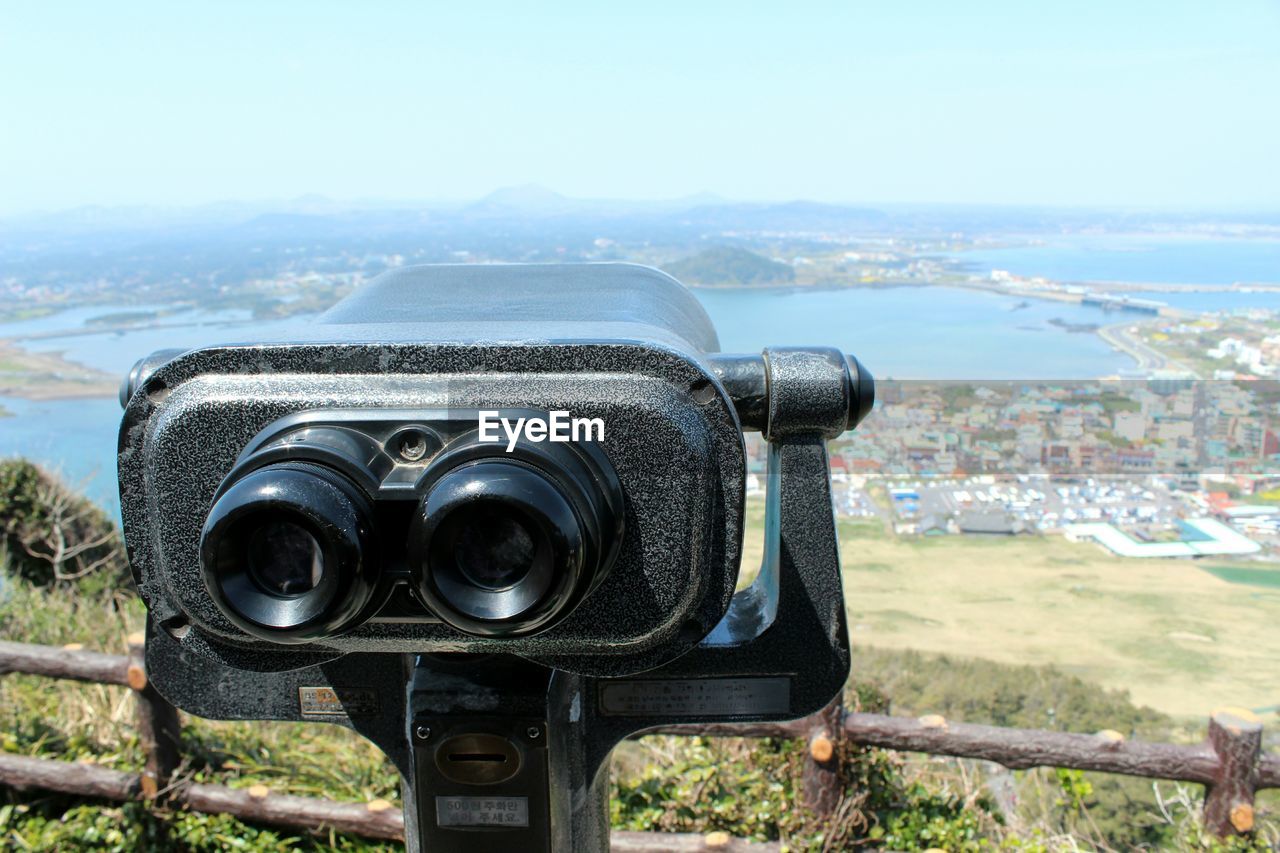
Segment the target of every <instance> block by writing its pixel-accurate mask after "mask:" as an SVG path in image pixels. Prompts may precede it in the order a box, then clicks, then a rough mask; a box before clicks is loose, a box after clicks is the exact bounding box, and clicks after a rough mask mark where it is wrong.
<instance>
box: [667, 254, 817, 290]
mask: <svg viewBox="0 0 1280 853" xmlns="http://www.w3.org/2000/svg"><path fill="white" fill-rule="evenodd" d="M663 268H664V269H665V270H666V271H667V272H669V273H671V274H672V275H673V276H675V277H676V278H678V279H680V281H682V282H684V283H685V284H702V285H739V286H764V285H776V284H788V283H790V282H792V281H794V280H795V277H796V274H795V271H794V270H793V269H791V267H789V266H787V265H786V264H783V263H779V262H778V261H774V260H770V259H769V258H765V257H762V256H760V255H757V254H756V253H755V252H748V251H747V250H746V249H738V248H734V247H733V246H715V247H713V248H710V249H706V250H704V251H701V252H699V253H698V254H696V255H692V256H690V257H687V258H683V259H681V260H679V261H674V262H672V263H669V264H665V265H664V267H663Z"/></svg>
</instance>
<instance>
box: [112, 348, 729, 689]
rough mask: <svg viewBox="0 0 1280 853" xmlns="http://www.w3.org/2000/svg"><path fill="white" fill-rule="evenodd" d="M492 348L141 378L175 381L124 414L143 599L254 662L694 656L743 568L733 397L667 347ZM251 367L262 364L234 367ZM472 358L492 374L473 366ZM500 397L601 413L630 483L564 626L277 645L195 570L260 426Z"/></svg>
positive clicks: (260, 358)
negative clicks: (608, 542) (221, 489)
mask: <svg viewBox="0 0 1280 853" xmlns="http://www.w3.org/2000/svg"><path fill="white" fill-rule="evenodd" d="M495 349H496V348H480V347H470V346H464V347H452V346H446V347H424V348H418V347H412V346H396V347H385V346H371V347H368V348H365V349H364V350H362V354H363V355H364V357H365V359H367V361H365V362H363V363H362V362H361V361H360V360H358V359H356V358H355V357H354V356H348V357H347V358H346V359H345V360H344V365H345V366H346V368H347V369H348V370H349V371H350V372H344V373H332V372H324V371H326V369H329V370H331V369H332V360H331V355H332V353H331V350H330V349H329V348H327V347H323V346H302V345H300V346H294V347H284V346H278V347H271V348H258V349H254V350H252V351H244V350H234V349H231V350H204V351H200V352H197V353H193V354H189V355H187V356H184V357H182V358H181V359H178V360H177V361H175V362H172V363H170V364H168V365H166V366H165V367H164V368H162V369H161V370H159V371H157V372H156V373H155V374H153V376H152V377H151V378H150V380H149V382H148V385H149V386H152V387H154V386H156V385H157V384H158V383H164V384H165V387H166V389H169V390H168V391H167V393H166V395H165V397H164V400H163V402H162V403H160V404H159V405H158V406H155V407H154V408H153V410H152V411H151V412H150V414H149V416H147V417H146V419H145V423H136V424H131V425H130V426H129V428H128V433H127V435H126V436H125V439H126V444H125V448H124V449H123V451H122V454H121V473H122V509H123V516H124V522H125V531H126V539H127V541H128V543H129V546H130V549H131V552H132V553H131V558H132V560H133V567H134V572H135V576H136V578H137V581H138V586H139V589H140V591H141V593H142V595H143V598H144V599H145V600H146V602H147V605H148V607H149V608H150V609H151V610H152V612H153V613H154V614H156V615H157V616H158V617H159V618H160V619H161V620H164V619H168V618H172V617H173V616H175V615H178V614H182V615H185V616H186V617H187V618H189V620H190V621H191V623H192V624H193V625H194V626H195V627H194V629H193V630H191V631H190V632H189V633H188V634H187V635H186V636H185V637H184V638H183V643H184V645H185V646H187V647H189V648H191V649H193V650H197V651H204V652H206V653H207V654H208V655H209V656H211V657H214V658H216V659H219V660H223V661H225V662H227V663H231V664H233V665H236V666H243V667H246V668H252V669H260V670H266V669H273V668H277V669H278V668H288V667H289V666H291V665H293V664H292V663H291V661H290V658H291V656H293V655H301V656H302V657H300V658H299V660H300V661H301V662H303V663H305V662H307V659H306V657H305V656H306V655H308V654H317V653H319V654H323V653H329V654H333V653H342V652H352V651H395V652H415V651H418V652H430V651H471V652H485V653H492V652H507V653H516V654H520V655H522V656H524V657H528V658H530V659H535V660H541V661H547V662H555V663H556V664H557V665H559V666H562V667H563V668H570V669H578V670H580V671H588V670H589V671H592V672H594V673H596V674H613V673H621V672H626V671H635V670H637V669H642V668H647V667H649V666H652V665H654V664H656V663H660V662H661V661H662V660H665V659H670V658H671V657H674V656H676V655H677V654H679V653H680V652H682V651H684V650H686V649H687V648H688V647H689V646H691V645H692V643H693V642H696V640H697V639H698V638H699V637H701V636H702V635H703V634H705V633H706V631H707V630H708V629H709V628H710V626H711V625H714V624H715V622H716V621H718V620H719V618H720V617H721V616H722V615H723V613H724V608H725V607H727V605H728V601H729V597H730V596H731V595H732V592H733V587H734V583H735V580H736V577H737V561H738V553H739V552H738V549H739V547H740V545H739V540H740V531H741V523H742V516H741V500H742V491H743V488H744V486H743V478H744V473H743V471H744V462H743V461H742V455H741V454H742V444H741V433H740V432H739V429H738V426H737V423H736V420H735V419H734V418H733V415H732V413H731V410H730V408H729V404H728V403H727V401H725V399H724V398H723V397H722V396H721V395H720V394H718V393H715V392H714V391H712V390H711V389H712V386H711V385H710V384H709V380H708V378H707V375H706V374H705V373H704V372H702V371H701V370H699V369H698V368H697V366H696V365H695V364H694V363H693V362H691V361H689V360H687V359H684V358H681V357H679V356H677V355H675V354H672V353H667V352H663V351H661V350H651V349H647V348H642V347H635V346H609V345H585V344H583V345H573V346H565V347H556V346H536V347H522V348H512V347H507V348H503V349H502V351H495ZM245 362H251V363H252V365H253V368H254V370H255V373H252V374H249V375H237V374H236V373H234V372H233V370H234V367H235V366H237V365H243V364H244V363H245ZM477 362H479V363H482V364H485V365H489V368H488V369H487V370H486V371H485V372H484V373H470V374H468V373H467V372H466V369H467V367H468V366H469V365H472V364H475V363H477ZM551 365H555V368H556V369H548V368H549V367H550V366H551ZM378 366H383V367H384V372H383V373H378V372H376V370H377V367H378ZM539 368H541V369H539ZM145 390H146V389H145V388H144V391H145ZM144 405H145V406H150V405H151V404H150V403H149V401H147V399H146V395H145V394H135V395H134V398H133V401H132V402H131V404H130V409H129V412H128V413H127V414H126V418H127V419H128V418H129V417H130V415H133V414H135V407H141V406H144ZM490 406H492V407H495V408H501V407H516V406H527V407H531V408H538V409H568V410H570V411H572V412H573V413H574V414H575V415H582V416H587V417H602V418H603V419H604V421H605V424H606V428H605V440H604V441H603V442H602V443H601V449H602V450H603V451H604V452H605V454H606V455H607V456H608V457H609V459H610V461H611V462H612V464H613V466H614V469H615V470H616V471H617V473H618V476H619V478H620V480H621V481H622V484H623V489H624V494H625V499H626V527H627V534H626V536H625V537H624V541H623V544H622V549H621V552H620V554H619V557H618V560H617V563H616V565H615V566H614V568H613V570H612V571H611V572H610V574H609V576H608V577H607V578H605V580H604V581H603V583H602V584H601V586H600V587H599V588H598V589H596V590H595V591H594V592H592V594H591V595H590V596H589V597H588V598H587V600H586V601H584V602H583V604H582V605H581V606H580V607H579V608H578V610H577V611H575V612H574V613H573V614H572V615H570V616H569V617H568V618H567V619H566V620H565V621H564V622H562V623H560V624H558V625H556V626H554V627H552V628H551V629H549V630H548V631H546V632H545V633H543V634H539V635H536V636H533V637H527V638H521V639H504V640H483V639H479V638H474V637H469V636H467V635H464V634H461V633H459V632H457V631H454V630H452V629H449V628H447V627H446V626H443V625H439V624H436V625H407V624H398V625H397V624H367V625H364V626H362V627H360V628H357V629H356V630H354V631H353V632H351V633H349V634H346V635H343V636H341V637H335V638H333V639H331V640H328V641H325V642H323V643H316V644H312V645H310V646H303V647H292V648H291V649H288V650H283V649H280V648H278V647H272V648H267V649H264V648H263V644H262V643H261V642H256V643H251V642H249V639H248V638H247V636H245V635H243V634H242V633H240V632H239V631H238V630H237V629H236V628H235V627H234V626H233V625H231V623H230V622H228V621H227V620H226V618H225V617H224V616H223V615H222V614H221V612H219V611H218V610H217V608H216V607H214V606H213V604H212V602H211V601H210V599H209V597H208V595H207V592H206V590H205V587H204V584H203V581H202V579H201V575H200V572H199V560H198V555H199V535H200V528H201V525H202V524H203V518H204V516H205V515H207V513H208V509H209V506H210V505H211V504H212V501H213V496H214V492H215V491H216V489H217V487H218V484H219V483H220V482H221V481H222V479H223V477H224V476H225V475H226V473H227V472H228V471H229V470H230V469H231V467H232V466H233V464H234V462H235V460H236V458H237V456H238V455H239V453H240V451H241V449H242V448H244V447H245V446H246V445H247V444H248V443H249V442H250V441H251V440H252V439H253V437H254V436H255V435H256V434H257V433H258V432H259V431H260V430H261V429H262V428H263V427H265V426H267V425H268V424H270V423H271V422H273V421H275V420H276V419H278V418H280V417H283V416H285V415H288V414H291V413H293V412H298V411H303V410H306V409H320V410H323V409H341V410H350V409H356V408H364V407H368V408H396V409H409V408H419V409H423V410H429V409H475V408H477V407H490ZM497 452H498V453H499V455H500V451H497ZM135 460H142V463H141V464H139V465H136V466H135V465H133V464H132V463H133V462H134V461H135ZM691 625H698V626H701V628H700V629H699V630H698V631H696V632H694V631H691V629H690V626H691ZM691 634H696V635H695V636H690V635H691ZM264 656H265V658H266V659H265V660H260V661H258V662H255V660H254V659H255V658H261V657H264ZM575 658H577V659H580V660H579V663H574V660H573V659H575Z"/></svg>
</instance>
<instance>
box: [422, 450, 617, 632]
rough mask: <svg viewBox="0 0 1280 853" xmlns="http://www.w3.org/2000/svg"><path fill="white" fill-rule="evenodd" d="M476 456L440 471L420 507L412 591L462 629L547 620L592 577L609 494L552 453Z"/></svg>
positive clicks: (598, 563) (600, 565) (613, 506)
mask: <svg viewBox="0 0 1280 853" xmlns="http://www.w3.org/2000/svg"><path fill="white" fill-rule="evenodd" d="M538 462H539V463H540V464H534V463H532V462H530V461H528V460H519V459H508V458H501V457H498V458H495V457H493V456H481V457H479V458H473V459H472V460H470V461H467V462H464V463H462V464H459V465H457V466H456V467H454V468H452V469H450V470H448V471H446V472H445V473H444V474H443V475H441V476H440V477H439V478H438V479H437V480H436V481H435V482H434V483H433V484H432V485H431V486H430V488H429V490H428V491H427V494H426V496H425V497H424V498H423V500H422V503H421V504H420V506H419V512H418V515H417V517H416V518H415V519H414V522H413V528H412V530H411V531H410V539H409V562H410V570H411V571H412V572H413V577H414V582H415V589H416V591H417V593H418V596H419V598H421V599H422V601H423V603H424V604H426V605H427V607H429V608H430V609H431V610H432V611H433V612H434V613H435V614H436V615H437V616H439V617H440V618H441V619H443V620H444V621H445V622H447V623H448V624H450V625H452V626H453V627H455V628H457V629H458V630H460V631H464V632H466V633H468V634H474V635H478V636H487V637H511V636H521V635H525V634H531V633H534V632H536V631H539V630H542V629H544V628H547V627H549V626H550V625H551V624H552V623H553V622H554V621H556V620H557V619H559V618H562V617H563V616H565V615H567V614H568V613H569V612H570V611H571V610H572V609H573V608H574V607H575V606H577V604H578V602H579V601H581V600H582V598H583V597H584V596H585V595H586V594H587V592H588V591H590V589H591V588H592V587H593V586H594V585H595V583H596V582H598V581H599V579H600V577H601V576H602V575H603V572H604V570H605V569H606V568H607V559H606V554H607V553H608V552H609V549H610V546H612V544H613V541H612V537H613V536H614V535H616V533H617V532H618V520H617V517H616V515H615V512H616V510H617V508H618V501H617V499H616V498H614V500H612V501H610V500H609V499H608V498H607V497H606V496H605V495H604V494H603V493H602V490H601V489H600V488H599V485H598V483H596V482H594V481H591V482H588V481H587V480H586V478H585V477H583V476H582V475H580V474H575V473H574V472H573V471H572V470H571V469H570V468H567V467H563V466H561V465H559V464H558V463H557V462H556V461H555V460H553V459H551V458H542V459H539V460H538Z"/></svg>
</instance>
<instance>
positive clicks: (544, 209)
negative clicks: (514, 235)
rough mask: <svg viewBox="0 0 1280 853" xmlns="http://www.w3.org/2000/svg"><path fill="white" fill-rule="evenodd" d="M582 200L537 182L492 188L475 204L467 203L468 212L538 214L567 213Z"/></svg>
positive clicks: (580, 203) (580, 204) (580, 205)
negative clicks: (564, 194)
mask: <svg viewBox="0 0 1280 853" xmlns="http://www.w3.org/2000/svg"><path fill="white" fill-rule="evenodd" d="M582 205H583V202H581V201H579V200H577V199H571V198H568V197H567V196H563V195H561V194H560V193H558V192H556V191H555V190H552V189H547V188H546V187H544V186H541V185H539V184H524V185H522V186H518V187H503V188H502V189H497V190H494V191H493V192H491V193H489V194H488V195H487V196H485V197H484V198H482V199H480V200H479V201H477V202H476V203H475V204H470V205H467V207H466V209H467V211H469V212H485V213H533V214H539V215H544V216H545V215H547V214H557V213H569V212H571V211H574V210H577V209H578V208H580V207H582Z"/></svg>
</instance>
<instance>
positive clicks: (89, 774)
mask: <svg viewBox="0 0 1280 853" xmlns="http://www.w3.org/2000/svg"><path fill="white" fill-rule="evenodd" d="M11 672H21V673H28V674H32V675H43V676H48V677H51V678H65V679H71V680H74V681H87V682H95V683H100V684H119V685H123V686H126V687H128V688H129V689H130V690H132V691H133V693H134V696H135V699H136V723H135V724H136V726H137V729H138V732H139V738H140V741H141V743H142V747H143V752H144V754H145V756H146V761H145V765H144V767H143V769H142V772H141V773H130V772H125V771H120V770H112V769H109V768H105V767H98V766H96V765H93V764H88V763H84V762H74V763H72V762H66V761H57V760H51V759H44V758H29V757H26V756H19V755H12V754H6V753H0V784H2V785H6V786H10V787H14V788H36V789H43V790H49V791H58V792H61V793H65V794H72V795H76V796H84V797H94V798H100V799H106V800H114V801H124V800H131V799H135V798H143V799H154V798H157V797H159V798H163V799H164V801H165V802H167V803H169V804H171V805H177V806H185V807H187V808H190V809H193V810H195V811H200V812H206V813H214V814H230V815H234V816H235V817H238V818H243V819H244V820H247V821H252V822H258V823H266V824H273V825H277V826H284V827H291V828H298V829H304V830H308V831H317V830H320V829H325V828H332V829H335V830H338V831H341V832H350V833H354V834H357V835H362V836H366V837H370V838H382V839H402V838H403V833H404V824H403V818H402V816H401V813H400V809H399V808H398V807H397V806H395V805H394V804H392V803H390V802H388V801H386V800H373V801H371V802H368V803H338V802H333V801H330V800H322V799H317V798H313V797H296V796H292V795H287V794H279V793H275V792H272V791H270V790H269V789H267V788H266V787H264V786H261V785H254V786H250V787H248V788H229V787H226V786H223V785H205V784H199V783H195V782H190V781H182V780H176V779H175V778H174V777H173V773H174V771H175V769H176V768H177V766H178V762H179V758H180V753H179V747H180V742H181V728H180V722H179V719H178V714H177V711H175V710H174V708H173V706H172V705H170V704H169V703H168V702H166V701H165V700H164V699H163V698H162V697H161V696H160V695H159V694H158V693H156V691H155V690H154V689H153V688H152V687H151V686H150V684H149V683H148V681H147V674H146V669H145V668H144V666H143V658H142V644H141V637H140V636H134V637H131V638H130V646H129V654H128V655H110V654H103V653H101V652H93V651H85V650H84V649H82V648H80V647H79V646H67V647H62V648H58V647H53V646H39V645H30V644H27V643H10V642H2V641H0V674H5V673H11ZM660 732H661V733H665V734H681V735H711V736H716V735H723V736H731V737H785V738H795V739H799V740H803V741H805V742H806V744H807V750H806V755H805V764H804V772H803V779H802V792H803V800H804V806H805V807H806V808H808V809H811V810H812V811H813V812H814V813H815V814H817V815H830V814H832V813H833V812H834V811H835V809H836V808H837V807H838V805H839V802H840V792H841V773H840V770H841V768H840V766H839V760H840V749H839V748H838V742H839V741H841V740H848V741H851V742H853V743H856V744H860V745H865V746H873V747H880V748H883V749H891V750H897V751H902V752H922V753H929V754H932V755H948V756H954V757H957V758H972V759H979V760H983V761H992V762H996V763H998V764H1002V765H1004V766H1005V767H1009V768H1012V769H1026V768H1031V767H1066V768H1073V769H1077V770H1097V771H1103V772H1107V773H1122V774H1125V775H1128V776H1140V777H1145V778H1149V779H1165V780H1176V781H1182V782H1192V783H1196V784H1199V785H1203V786H1204V787H1205V801H1204V820H1205V825H1206V826H1207V827H1208V828H1209V829H1210V830H1211V831H1213V832H1214V833H1216V834H1218V835H1220V836H1227V835H1232V834H1243V833H1248V832H1249V831H1251V830H1252V829H1253V825H1254V795H1255V793H1256V792H1257V791H1259V790H1262V789H1264V788H1280V755H1278V754H1276V753H1272V752H1264V751H1263V749H1262V723H1261V721H1260V720H1259V719H1258V718H1257V717H1256V716H1255V715H1254V714H1252V713H1250V712H1249V711H1247V710H1244V709H1241V708H1222V709H1219V710H1218V711H1215V712H1214V713H1213V715H1212V716H1211V717H1210V719H1209V726H1208V737H1207V738H1206V739H1205V741H1204V742H1203V743H1200V744H1196V745H1174V744H1161V743H1144V742H1142V741H1132V740H1127V739H1126V738H1125V737H1124V736H1123V735H1121V734H1120V733H1119V732H1114V731H1102V732H1098V733H1097V734H1069V733H1065V732H1056V731H1046V730H1041V729H1012V728H1002V727H998V726H984V725H975V724H971V723H953V722H950V721H948V720H945V719H943V718H942V717H940V716H937V715H927V716H924V717H920V718H918V719H912V718H905V717H893V716H887V715H883V714H864V713H857V712H849V711H845V710H844V709H843V708H842V707H840V706H839V705H835V704H833V705H831V706H829V707H828V708H826V709H824V710H823V711H821V712H819V713H817V714H814V715H813V716H810V717H806V718H804V719H800V720H793V721H790V722H786V723H735V724H725V725H672V726H669V727H664V728H663V729H661V730H660ZM612 848H613V850H615V851H632V853H641V851H668V850H669V851H692V850H727V851H736V850H742V851H767V850H776V849H778V846H777V845H776V844H759V843H752V842H746V841H743V840H741V839H734V838H730V837H729V836H727V835H726V834H725V833H721V832H713V833H710V834H708V835H705V836H704V835H697V834H670V833H661V834H660V833H644V832H618V831H615V832H614V833H613V834H612Z"/></svg>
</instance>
